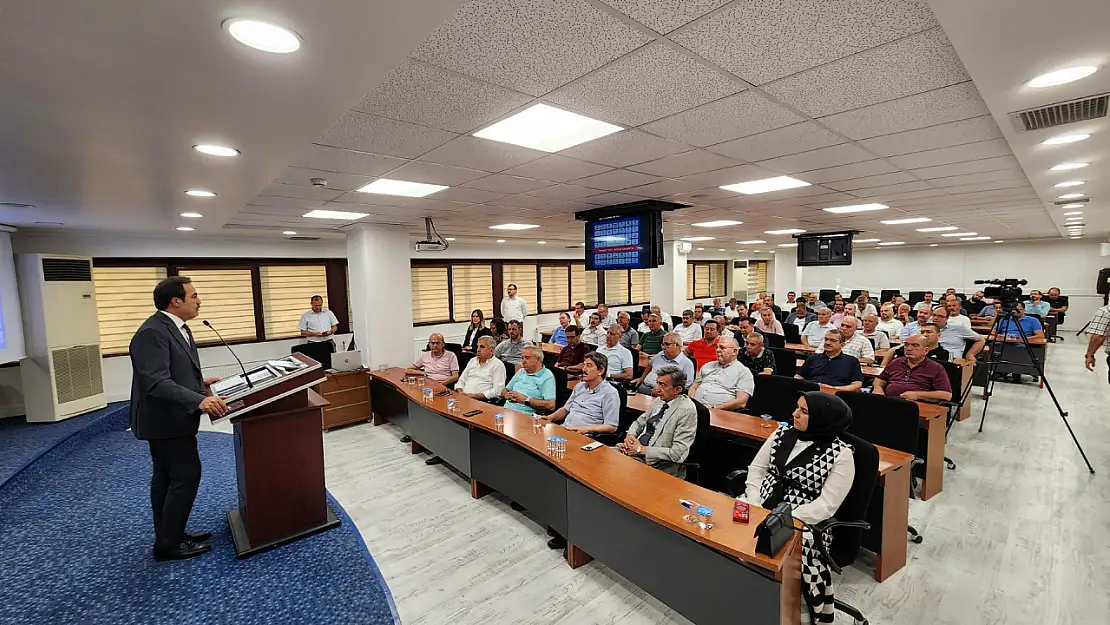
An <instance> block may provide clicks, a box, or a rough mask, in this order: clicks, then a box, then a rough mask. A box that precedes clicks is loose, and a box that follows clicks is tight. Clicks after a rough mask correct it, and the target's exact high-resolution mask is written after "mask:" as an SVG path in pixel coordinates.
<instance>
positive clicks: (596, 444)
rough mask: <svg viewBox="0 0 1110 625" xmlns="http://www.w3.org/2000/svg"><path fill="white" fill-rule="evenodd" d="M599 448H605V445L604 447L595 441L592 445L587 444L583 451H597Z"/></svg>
mask: <svg viewBox="0 0 1110 625" xmlns="http://www.w3.org/2000/svg"><path fill="white" fill-rule="evenodd" d="M599 447H604V445H602V444H601V443H599V442H597V441H594V442H592V443H586V444H585V445H583V446H582V449H583V450H585V451H593V450H595V449H598V448H599Z"/></svg>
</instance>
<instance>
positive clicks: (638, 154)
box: [560, 130, 690, 167]
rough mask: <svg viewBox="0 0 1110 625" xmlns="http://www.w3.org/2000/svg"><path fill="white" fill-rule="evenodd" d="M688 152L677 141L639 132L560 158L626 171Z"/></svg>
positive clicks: (613, 136)
mask: <svg viewBox="0 0 1110 625" xmlns="http://www.w3.org/2000/svg"><path fill="white" fill-rule="evenodd" d="M689 150H690V146H689V145H685V144H682V143H679V142H677V141H671V140H669V139H664V138H662V137H657V136H655V135H650V134H648V133H646V132H640V131H639V130H625V131H623V132H617V133H614V134H611V135H609V136H607V137H602V138H600V139H594V140H593V141H589V142H587V143H583V144H582V145H576V146H574V147H573V148H568V149H566V150H563V151H562V152H560V154H562V155H563V156H570V157H572V158H580V159H582V160H584V161H590V162H591V163H601V164H602V165H609V166H610V167H627V166H629V165H635V164H637V163H643V162H646V161H654V160H656V159H660V158H663V157H665V156H670V155H671V154H678V153H679V152H687V151H689Z"/></svg>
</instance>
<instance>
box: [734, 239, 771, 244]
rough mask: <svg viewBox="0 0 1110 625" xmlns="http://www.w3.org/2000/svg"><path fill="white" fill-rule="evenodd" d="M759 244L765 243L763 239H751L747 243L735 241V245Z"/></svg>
mask: <svg viewBox="0 0 1110 625" xmlns="http://www.w3.org/2000/svg"><path fill="white" fill-rule="evenodd" d="M760 243H766V241H764V240H763V239H751V240H749V241H737V242H736V244H737V245H758V244H760Z"/></svg>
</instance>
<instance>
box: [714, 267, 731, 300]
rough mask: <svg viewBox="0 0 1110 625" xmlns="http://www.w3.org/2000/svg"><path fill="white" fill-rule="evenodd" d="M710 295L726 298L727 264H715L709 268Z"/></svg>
mask: <svg viewBox="0 0 1110 625" xmlns="http://www.w3.org/2000/svg"><path fill="white" fill-rule="evenodd" d="M709 295H710V296H712V297H724V296H725V295H728V293H726V292H725V263H713V264H712V265H710V266H709Z"/></svg>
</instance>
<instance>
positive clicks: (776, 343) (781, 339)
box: [761, 328, 786, 349]
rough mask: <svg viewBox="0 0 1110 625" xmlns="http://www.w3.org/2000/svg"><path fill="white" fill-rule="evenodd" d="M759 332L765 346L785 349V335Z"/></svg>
mask: <svg viewBox="0 0 1110 625" xmlns="http://www.w3.org/2000/svg"><path fill="white" fill-rule="evenodd" d="M784 329H785V328H784ZM761 334H763V344H764V345H766V346H767V347H773V348H775V349H785V348H786V337H785V336H783V335H781V334H769V333H767V332H763V333H761Z"/></svg>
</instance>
